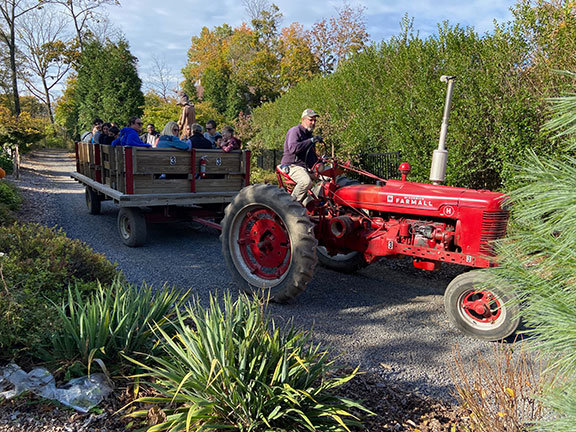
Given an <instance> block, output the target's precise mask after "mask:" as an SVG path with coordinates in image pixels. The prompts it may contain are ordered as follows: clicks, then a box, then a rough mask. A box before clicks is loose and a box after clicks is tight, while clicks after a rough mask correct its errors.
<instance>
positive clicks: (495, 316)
mask: <svg viewBox="0 0 576 432" xmlns="http://www.w3.org/2000/svg"><path fill="white" fill-rule="evenodd" d="M487 280H488V275H487V274H486V273H484V272H482V271H478V270H476V271H470V272H467V273H464V274H461V275H459V276H457V277H455V278H454V279H453V280H452V282H450V284H449V285H448V287H447V288H446V292H445V294H444V308H445V310H446V314H447V315H448V318H449V319H450V321H451V322H452V324H453V325H454V326H455V327H456V328H457V329H459V330H460V331H462V332H463V333H465V334H467V335H469V336H473V337H475V338H477V339H482V340H486V341H499V340H502V339H506V338H508V337H510V336H511V335H512V334H513V333H514V332H515V331H516V330H517V328H518V325H519V324H520V306H519V304H518V301H517V300H516V299H515V296H514V295H513V294H512V293H509V292H506V291H504V290H502V289H501V288H499V287H497V286H486V282H487Z"/></svg>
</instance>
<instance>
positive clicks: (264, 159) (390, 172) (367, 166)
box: [252, 150, 401, 179]
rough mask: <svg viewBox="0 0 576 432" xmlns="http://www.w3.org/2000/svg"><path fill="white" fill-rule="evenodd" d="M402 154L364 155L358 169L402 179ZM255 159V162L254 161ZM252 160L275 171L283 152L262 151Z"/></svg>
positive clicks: (359, 159) (379, 175)
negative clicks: (399, 170)
mask: <svg viewBox="0 0 576 432" xmlns="http://www.w3.org/2000/svg"><path fill="white" fill-rule="evenodd" d="M400 157H401V153H400V152H399V151H397V152H388V153H362V154H359V155H358V163H357V165H358V167H359V168H362V169H363V170H366V171H368V172H369V173H372V174H374V175H377V176H378V177H380V178H383V179H394V178H400V173H399V172H398V166H399V165H400V162H401V161H400ZM254 159H255V161H254ZM254 159H253V160H252V163H254V162H255V164H256V166H257V167H258V168H262V169H265V170H269V171H274V170H275V169H276V166H277V165H279V164H280V160H281V159H282V150H261V152H260V154H258V155H256V156H255V158H254Z"/></svg>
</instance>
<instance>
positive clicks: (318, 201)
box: [221, 76, 519, 340]
mask: <svg viewBox="0 0 576 432" xmlns="http://www.w3.org/2000/svg"><path fill="white" fill-rule="evenodd" d="M441 80H442V81H444V82H447V84H448V85H447V95H446V103H445V108H444V116H443V119H442V128H441V133H440V140H439V146H438V149H437V150H435V151H434V156H433V159H432V168H431V173H430V180H431V181H432V184H425V183H415V182H409V181H407V180H406V177H407V175H408V174H409V172H410V165H409V164H408V163H402V164H401V165H400V168H399V169H400V172H401V174H402V179H401V180H385V179H381V178H378V177H377V176H375V175H373V174H371V173H368V172H365V171H363V170H360V169H358V168H355V167H353V166H351V165H350V164H349V163H342V162H340V161H338V160H337V159H335V158H334V155H333V151H332V157H323V158H321V160H320V161H319V163H318V164H317V165H316V166H315V167H314V170H316V172H317V174H318V175H321V178H322V179H323V180H322V181H320V182H319V183H318V185H317V186H316V187H315V188H314V189H313V190H312V191H311V192H310V197H309V199H308V200H307V202H305V206H302V205H301V204H300V203H298V202H296V201H295V200H293V199H292V197H291V196H290V194H289V192H290V191H291V190H292V188H293V186H294V182H293V181H292V179H290V177H289V175H288V174H286V173H284V172H283V171H282V170H281V169H279V168H278V169H277V173H276V174H277V177H278V180H279V182H280V185H281V188H278V187H276V186H273V185H264V184H257V185H252V186H248V187H245V188H244V189H242V190H241V191H240V193H239V194H238V195H237V196H236V197H235V198H234V199H233V200H232V202H231V204H230V205H229V206H228V207H227V208H226V211H225V217H224V220H223V221H222V235H221V239H222V251H223V254H224V257H225V261H226V264H227V266H228V268H229V270H230V272H231V274H232V276H233V278H234V280H235V281H236V282H237V284H239V285H240V287H241V288H242V289H243V290H244V291H247V292H251V293H260V292H262V291H266V292H268V293H269V295H270V297H271V298H272V299H273V300H274V301H277V302H285V301H288V300H290V299H292V298H294V297H296V296H297V295H298V294H300V293H301V292H302V291H303V290H304V289H306V286H307V284H308V282H309V281H310V280H311V278H312V277H313V274H314V268H315V266H316V264H317V261H320V263H321V264H323V265H325V266H327V267H329V268H331V269H334V270H337V271H343V272H353V271H355V270H358V269H360V268H361V267H363V266H366V265H368V264H371V263H374V262H375V261H377V260H379V259H381V258H382V257H400V256H409V257H411V258H412V259H413V263H414V266H415V267H416V268H419V269H422V270H437V269H438V268H439V267H440V265H441V264H442V263H443V262H447V263H454V264H459V265H463V266H467V267H470V268H471V269H484V268H488V267H492V266H495V265H497V262H496V261H495V257H494V250H493V241H494V240H497V239H500V238H502V237H503V236H504V235H505V233H506V226H507V223H508V217H509V212H508V210H506V208H505V199H506V195H504V194H502V193H496V192H490V191H486V190H471V189H466V188H459V187H450V186H442V185H441V183H442V182H443V181H444V179H445V172H446V160H447V151H446V149H445V140H446V132H447V129H448V120H449V113H450V104H451V99H452V90H453V85H454V77H447V76H443V77H442V78H441ZM324 150H326V148H324ZM347 171H352V172H355V173H359V174H362V175H364V176H366V177H368V178H370V179H372V180H373V181H375V182H374V183H375V184H359V183H358V182H356V181H353V180H352V179H350V178H347V177H344V176H343V174H344V173H345V172H347ZM485 280H486V276H485V273H484V272H482V271H481V270H473V271H469V272H466V273H463V274H461V275H459V276H457V277H456V278H455V279H454V280H452V282H451V283H450V284H449V285H448V287H447V289H446V292H445V295H444V305H445V309H446V313H447V315H448V317H449V318H450V321H451V322H452V323H453V324H454V325H455V326H456V327H457V328H458V329H459V330H461V331H462V332H464V333H466V334H468V335H471V336H474V337H477V338H480V339H484V340H500V339H503V338H506V337H508V336H510V335H511V334H512V333H514V332H515V330H516V329H517V327H518V323H519V310H518V306H517V305H516V304H515V303H514V302H512V303H511V302H509V300H511V296H512V294H511V293H508V292H506V291H504V290H502V289H501V288H499V287H496V286H490V287H487V285H486V282H485Z"/></svg>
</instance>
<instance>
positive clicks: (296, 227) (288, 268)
mask: <svg viewBox="0 0 576 432" xmlns="http://www.w3.org/2000/svg"><path fill="white" fill-rule="evenodd" d="M220 239H221V241H222V255H224V260H225V262H226V265H227V267H228V270H229V271H230V274H231V275H232V277H233V279H234V281H235V282H236V283H237V284H238V285H239V286H240V288H241V289H242V290H243V291H245V292H247V293H250V294H256V295H259V294H264V295H269V296H270V299H271V300H273V301H275V302H278V303H284V302H287V301H289V300H291V299H293V298H295V297H296V296H297V295H299V294H300V293H301V292H303V291H304V290H305V289H306V286H307V285H308V282H309V281H310V280H311V279H312V277H313V275H314V268H315V266H316V262H317V258H316V245H317V244H318V242H317V240H316V238H315V237H314V225H313V224H312V222H311V221H310V219H309V218H308V216H307V214H306V210H305V209H304V207H302V205H301V204H300V203H298V202H296V201H294V199H293V198H292V197H291V196H290V195H289V194H288V193H287V192H285V191H284V190H283V189H279V188H277V187H276V186H272V185H264V184H257V185H253V186H248V187H245V188H244V189H242V190H241V191H240V193H238V195H236V197H235V198H234V200H233V201H232V202H231V203H230V205H228V207H226V211H225V216H224V219H223V221H222V234H221V236H220Z"/></svg>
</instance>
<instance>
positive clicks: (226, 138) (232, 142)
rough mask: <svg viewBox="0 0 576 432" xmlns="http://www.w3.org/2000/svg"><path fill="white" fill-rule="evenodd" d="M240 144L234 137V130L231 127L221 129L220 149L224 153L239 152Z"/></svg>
mask: <svg viewBox="0 0 576 432" xmlns="http://www.w3.org/2000/svg"><path fill="white" fill-rule="evenodd" d="M241 146H242V143H241V142H240V140H239V139H238V138H236V137H235V136H234V128H233V127H232V126H224V127H223V128H222V144H220V148H221V149H222V150H224V151H225V152H226V153H228V152H229V151H232V150H240V147H241Z"/></svg>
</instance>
